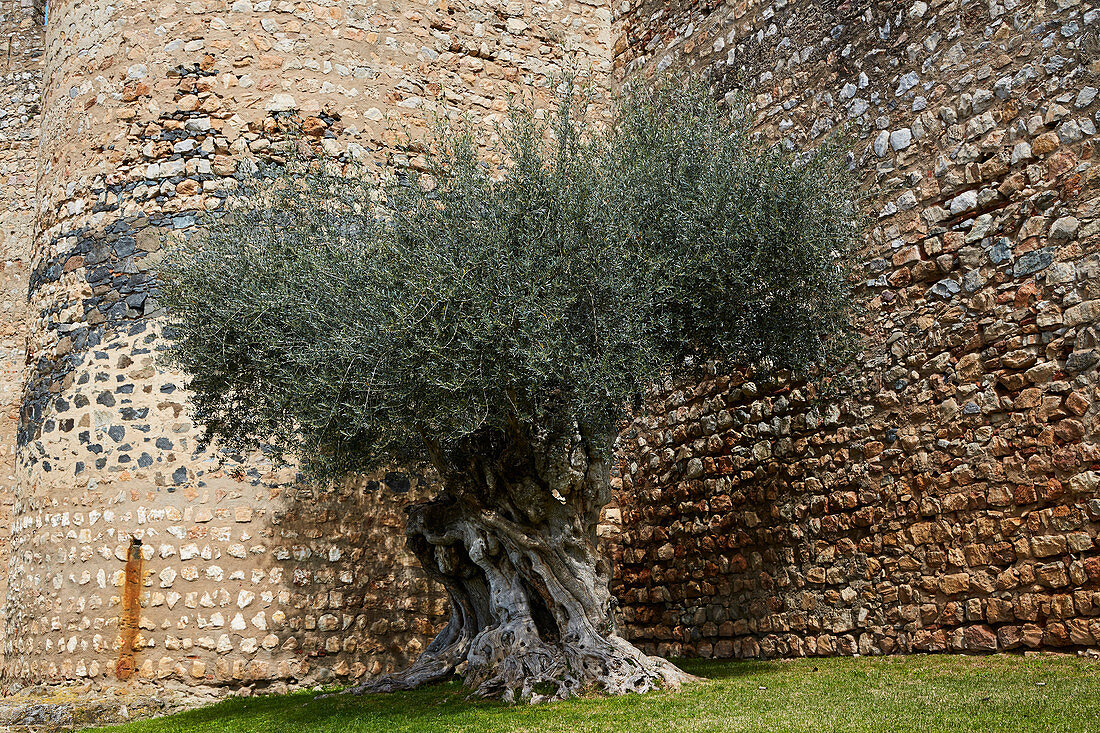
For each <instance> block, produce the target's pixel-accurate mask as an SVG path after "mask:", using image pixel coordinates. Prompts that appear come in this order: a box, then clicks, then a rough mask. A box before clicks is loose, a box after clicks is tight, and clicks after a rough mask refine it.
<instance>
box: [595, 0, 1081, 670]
mask: <svg viewBox="0 0 1100 733" xmlns="http://www.w3.org/2000/svg"><path fill="white" fill-rule="evenodd" d="M624 26H625V27H624V30H623V35H622V36H621V38H620V40H619V43H618V44H617V47H616V48H617V51H618V53H617V55H616V68H617V70H618V73H619V75H620V76H622V75H627V74H647V73H650V72H652V71H654V70H659V69H663V68H666V67H669V66H673V67H678V68H686V69H691V70H693V72H695V73H706V74H708V75H710V77H711V78H712V79H714V80H715V81H716V82H717V83H719V84H720V85H721V86H722V88H723V89H734V88H740V89H744V91H745V93H746V94H748V95H749V99H750V100H751V101H752V103H753V105H754V107H755V110H756V112H757V114H758V120H759V129H760V130H761V131H762V132H763V133H764V134H766V135H767V136H768V137H769V138H770V139H773V140H776V141H781V142H782V143H783V144H787V145H790V146H793V147H795V148H804V147H808V146H811V145H814V144H817V143H820V142H821V141H822V140H823V139H824V137H825V136H826V135H827V134H828V133H829V132H830V131H834V130H837V129H841V128H843V129H845V130H846V131H847V134H848V135H849V136H850V138H851V139H852V140H853V141H854V151H855V160H854V165H856V166H858V168H859V170H860V171H861V172H862V175H863V176H864V178H865V181H866V183H867V185H868V187H869V188H870V187H874V189H875V191H876V193H875V197H874V199H873V203H874V207H873V209H874V215H875V217H876V220H875V222H874V223H873V225H872V229H871V232H870V236H869V238H868V241H867V247H866V249H865V251H864V252H863V254H862V260H863V264H862V266H861V267H860V268H859V270H858V275H859V278H860V281H861V282H860V285H859V288H858V290H859V292H860V294H861V295H862V298H863V303H864V304H865V305H864V306H863V307H864V308H865V309H866V311H865V312H864V313H863V314H861V316H860V321H861V325H862V329H863V332H864V334H865V336H866V352H865V354H864V355H863V356H862V357H861V359H860V360H859V362H858V366H857V369H855V370H854V371H853V372H852V373H851V374H850V375H849V380H848V381H847V382H841V383H839V384H834V385H832V387H830V388H829V389H828V390H826V391H831V392H833V394H821V393H820V390H815V389H811V388H807V387H806V386H805V385H802V384H799V383H792V382H791V381H790V379H789V378H787V377H785V376H784V375H767V374H763V373H752V372H744V371H735V372H734V373H732V374H729V375H724V376H721V377H718V378H715V379H713V380H709V381H706V382H704V383H703V384H700V385H697V386H686V387H683V388H679V389H668V390H666V391H665V392H663V393H662V395H661V396H660V397H659V398H658V399H657V400H656V410H655V414H656V415H658V417H650V418H646V419H642V420H640V421H639V422H638V423H637V424H636V425H635V426H634V428H635V429H634V430H633V431H632V432H631V433H629V434H628V436H627V440H626V441H625V443H626V448H625V450H624V453H625V455H624V459H623V464H624V481H625V485H626V488H625V490H624V491H623V493H622V495H621V496H620V501H621V503H622V505H623V525H624V531H623V536H622V543H623V547H622V550H621V552H622V555H621V560H620V579H619V584H618V587H617V589H616V591H617V595H618V596H619V599H620V602H621V603H622V604H623V617H624V619H625V624H626V629H627V632H628V636H629V637H631V638H632V639H633V640H634V641H636V642H637V643H640V644H641V645H642V646H643V648H647V649H650V650H656V651H658V652H660V653H662V654H676V655H679V654H686V655H703V656H711V655H713V656H717V657H730V656H737V657H754V656H757V655H763V656H768V657H771V656H802V655H813V654H821V655H827V654H855V653H859V654H884V653H898V652H916V651H967V652H990V651H1000V650H1021V649H1037V648H1043V649H1051V650H1074V649H1076V650H1088V649H1091V650H1093V651H1095V650H1096V649H1097V647H1098V646H1100V550H1098V547H1097V534H1098V530H1100V472H1098V469H1100V419H1098V412H1100V407H1098V403H1100V382H1098V378H1097V374H1098V372H1097V362H1098V359H1100V350H1098V340H1100V328H1098V324H1100V216H1098V215H1100V166H1098V165H1097V164H1096V155H1097V153H1096V142H1097V137H1096V126H1097V124H1098V123H1100V99H1098V98H1097V87H1100V53H1098V49H1100V42H1098V40H1100V39H1098V33H1100V8H1097V7H1096V6H1090V4H1089V3H1087V2H1085V3H1083V2H1076V1H1075V0H1056V1H1055V2H1045V3H1044V2H1022V1H1020V2H1013V1H1012V0H1008V1H1007V2H1001V3H997V2H994V3H988V4H987V3H985V2H981V3H977V2H957V1H954V0H952V1H942V0H941V1H940V2H927V3H926V2H903V3H901V2H883V3H858V2H852V3H843V4H841V5H839V6H836V5H835V4H832V3H818V2H787V1H785V0H780V1H778V2H774V3H753V2H738V3H716V2H710V3H658V2H644V3H642V4H640V5H637V6H636V7H635V8H634V9H633V10H632V11H631V13H630V15H629V16H628V17H627V18H625V19H624Z"/></svg>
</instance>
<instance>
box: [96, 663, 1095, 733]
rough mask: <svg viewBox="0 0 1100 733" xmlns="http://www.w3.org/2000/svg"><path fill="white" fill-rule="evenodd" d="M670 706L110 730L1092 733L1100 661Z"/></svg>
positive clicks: (227, 707) (747, 687) (436, 699)
mask: <svg viewBox="0 0 1100 733" xmlns="http://www.w3.org/2000/svg"><path fill="white" fill-rule="evenodd" d="M682 664H683V666H684V668H685V669H687V670H688V671H690V672H692V673H694V674H696V675H699V676H700V677H704V678H706V679H705V681H703V682H701V683H698V684H694V685H691V686H690V687H688V688H685V689H684V690H683V691H681V692H679V693H673V692H667V693H665V692H662V693H654V694H649V695H629V696H626V697H619V698H601V699H585V700H569V701H566V702H561V703H551V704H547V705H538V706H514V707H509V706H506V705H502V704H500V703H494V702H485V701H471V700H467V699H466V694H465V692H464V690H463V688H462V687H461V685H460V684H459V683H458V682H451V683H448V684H444V685H438V686H436V687H431V688H428V689H424V690H417V691H415V692H409V693H399V694H394V695H365V696H361V697H352V696H340V697H336V698H329V699H324V700H317V699H315V696H314V694H313V693H295V694H292V695H284V696H272V697H252V698H236V699H233V700H227V701H225V702H222V703H218V704H216V705H212V706H210V707H206V708H202V709H199V710H192V711H189V712H185V713H180V714H178V715H175V716H172V717H169V718H161V719H158V720H148V721H143V722H137V723H131V724H128V725H125V726H119V727H115V728H110V729H103V730H112V731H116V732H121V731H125V732H126V733H145V732H148V733H153V732H154V731H155V732H156V733H206V732H207V731H210V732H212V731H219V732H221V731H226V732H230V731H232V732H234V733H237V732H240V733H246V732H248V733H251V732H252V731H255V732H256V733H278V732H280V731H288V732H289V731H294V732H295V733H345V732H346V733H374V732H375V731H377V732H378V733H412V732H413V731H416V732H417V733H424V732H431V733H436V732H440V733H451V732H455V733H457V732H458V731H464V732H468V733H475V732H476V733H482V732H483V731H493V732H499V731H517V732H518V731H524V732H527V731H532V732H533V731H562V732H563V733H585V732H588V731H592V732H593V733H595V732H596V731H599V732H600V733H618V732H619V731H622V732H623V733H627V732H629V733H635V732H637V733H676V732H679V731H691V732H692V733H696V732H700V733H701V732H702V731H814V732H815V733H817V732H819V731H876V732H878V731H1073V732H1075V733H1081V732H1086V731H1100V661H1094V660H1086V659H1078V658H1074V657H1063V656H1050V657H1046V656H1044V657H1026V658H1025V657H1020V656H988V657H965V656H946V655H941V656H918V657H888V658H855V659H853V658H836V659H800V660H794V661H775V662H755V661H753V662H712V661H698V660H686V661H683V663H682Z"/></svg>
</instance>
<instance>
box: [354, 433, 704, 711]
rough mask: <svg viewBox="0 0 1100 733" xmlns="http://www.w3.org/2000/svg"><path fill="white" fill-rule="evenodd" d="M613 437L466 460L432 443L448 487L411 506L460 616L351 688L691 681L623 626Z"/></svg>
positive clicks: (568, 437) (422, 542)
mask: <svg viewBox="0 0 1100 733" xmlns="http://www.w3.org/2000/svg"><path fill="white" fill-rule="evenodd" d="M603 441H604V442H603V444H602V445H601V444H597V445H593V443H592V440H591V438H589V437H586V436H584V435H582V434H581V431H579V430H577V429H576V426H573V428H572V429H570V430H566V431H563V432H562V433H561V434H557V435H553V434H548V433H546V432H543V433H540V434H536V435H534V436H529V435H524V436H523V437H522V438H521V437H517V436H511V437H510V439H509V440H507V442H506V443H505V444H504V445H500V442H499V441H497V444H496V445H492V444H491V442H490V444H488V445H487V444H486V443H482V444H479V445H477V446H472V447H471V449H470V450H469V451H464V452H463V456H464V458H462V459H461V460H459V461H456V460H455V458H454V456H453V455H452V456H450V457H449V458H450V460H447V461H445V460H444V458H443V456H442V455H440V454H439V452H438V451H434V452H433V462H434V463H435V464H436V467H437V469H438V470H439V471H440V473H441V477H442V481H443V488H444V491H443V493H441V494H440V495H439V496H438V497H436V498H435V499H433V500H431V501H427V502H423V503H419V504H414V505H412V506H410V507H408V508H407V509H406V512H407V514H408V521H407V525H406V534H407V536H408V545H409V548H410V549H411V550H412V551H413V552H414V553H415V554H416V556H417V558H418V559H419V560H420V563H421V565H422V566H423V567H424V570H425V571H426V572H427V573H428V575H430V576H431V577H433V578H434V579H436V580H438V581H439V582H440V583H442V584H443V586H444V587H445V588H446V590H447V594H448V596H449V597H450V602H451V619H450V622H449V623H448V624H447V626H446V627H445V628H444V629H443V631H442V632H441V633H440V634H439V635H438V636H437V637H436V638H435V640H434V641H433V642H432V643H431V644H430V645H429V646H428V648H427V649H426V650H425V651H424V653H423V654H422V655H421V656H420V658H419V659H418V660H417V661H416V662H415V663H413V664H412V666H410V667H409V668H408V669H406V670H404V671H403V672H400V673H397V674H394V675H389V676H386V677H382V678H379V679H377V680H373V681H371V682H368V683H367V684H365V685H362V686H360V687H357V688H354V689H353V690H352V691H354V692H379V691H381V692H388V691H394V690H407V689H412V688H414V687H418V686H420V685H422V684H425V683H430V682H434V681H438V680H442V679H446V678H448V677H450V675H451V674H452V673H454V672H455V671H456V670H458V671H460V672H462V673H463V674H464V676H465V679H466V683H467V685H468V686H469V687H471V688H473V690H474V693H475V694H476V695H479V696H483V697H499V698H502V699H504V700H506V701H508V702H512V701H518V700H526V701H530V702H539V701H542V700H548V699H562V698H566V697H571V696H573V695H576V694H581V693H585V692H602V693H606V694H623V693H626V692H646V691H649V690H653V689H656V688H660V687H672V688H677V687H679V686H680V684H681V683H683V682H685V681H688V680H690V679H692V677H691V676H690V675H687V674H686V673H684V672H682V671H681V670H680V669H678V668H677V667H675V666H674V665H672V664H670V663H669V662H667V661H665V660H664V659H661V658H659V657H651V656H648V655H646V654H643V653H642V652H641V651H639V650H638V649H637V648H635V647H634V646H633V645H632V644H630V643H629V642H628V641H626V640H625V639H623V638H622V637H620V636H618V635H617V634H616V632H615V621H614V616H613V614H612V609H611V595H610V592H609V590H608V581H609V579H610V578H609V574H610V573H609V568H608V564H607V563H606V561H605V560H604V559H603V558H602V557H601V556H600V555H599V553H598V552H597V549H596V525H597V522H598V521H599V516H600V510H601V509H602V508H603V506H604V505H605V504H607V502H608V501H609V499H610V495H611V489H610V482H609V464H608V460H609V453H610V451H609V450H608V449H609V448H610V437H605V438H603ZM601 448H602V449H603V450H600V449H601ZM459 463H460V464H461V465H457V464H459ZM463 665H464V667H463Z"/></svg>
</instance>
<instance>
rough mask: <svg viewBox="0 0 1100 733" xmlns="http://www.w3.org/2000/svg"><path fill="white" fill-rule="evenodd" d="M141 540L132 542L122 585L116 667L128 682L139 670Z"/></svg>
mask: <svg viewBox="0 0 1100 733" xmlns="http://www.w3.org/2000/svg"><path fill="white" fill-rule="evenodd" d="M141 570H142V558H141V540H139V539H131V540H130V551H129V552H128V553H127V556H126V579H125V580H124V581H123V585H122V613H121V615H120V616H119V619H118V634H119V646H118V664H117V665H115V677H117V678H118V679H120V680H127V679H129V678H130V675H132V674H133V673H134V670H135V669H137V661H136V660H135V657H136V656H137V649H135V648H134V641H135V640H136V639H137V635H138V623H139V622H140V621H141V575H142V573H141Z"/></svg>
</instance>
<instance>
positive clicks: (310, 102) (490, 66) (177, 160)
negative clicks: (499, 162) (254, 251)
mask: <svg viewBox="0 0 1100 733" xmlns="http://www.w3.org/2000/svg"><path fill="white" fill-rule="evenodd" d="M46 49H47V53H46V69H47V72H46V73H47V76H46V80H45V84H44V102H43V105H42V109H43V113H42V146H41V149H40V150H39V153H38V190H39V198H38V201H37V212H36V213H37V221H36V231H37V232H38V236H37V240H36V242H35V248H34V261H33V268H32V274H31V279H30V286H29V290H30V307H31V313H32V322H31V324H30V325H31V328H30V333H31V338H30V346H29V355H28V362H27V370H26V374H25V391H24V394H23V399H22V405H21V415H20V423H19V456H20V471H21V472H20V476H19V481H18V486H17V499H16V506H15V519H14V534H13V559H12V563H11V566H10V576H9V577H10V579H11V586H10V590H9V599H8V605H7V608H8V613H7V618H6V623H7V628H8V629H9V636H8V639H7V641H6V642H5V644H6V662H5V667H4V676H5V678H6V679H8V680H20V679H22V680H36V681H37V680H63V679H89V680H93V681H97V682H105V683H106V682H111V683H113V682H115V681H117V680H126V679H138V680H156V681H158V682H159V683H162V684H174V683H187V684H216V685H221V684H242V683H243V684H252V683H258V684H263V683H267V682H270V681H272V680H288V681H291V682H301V683H312V682H315V681H319V680H320V681H324V680H329V679H335V680H347V679H349V678H352V677H359V676H361V675H363V674H374V673H377V672H380V671H383V670H386V669H391V668H392V667H394V666H395V665H402V664H404V663H405V662H406V661H408V660H409V659H410V658H412V657H414V656H415V655H416V654H417V653H418V652H419V651H420V649H421V648H422V647H423V644H424V643H425V641H426V640H427V639H429V638H430V636H431V635H432V633H433V632H434V631H435V629H436V628H438V627H439V625H440V623H441V622H442V621H443V620H444V616H443V614H444V611H445V609H444V607H443V603H442V599H441V597H440V594H439V593H438V592H437V591H436V590H435V589H431V588H429V587H428V584H427V581H426V579H425V578H424V576H423V575H422V573H421V572H420V571H419V568H417V567H415V565H414V563H413V562H412V561H411V559H410V558H409V556H408V555H406V553H405V552H404V549H403V540H404V538H403V533H402V531H401V526H402V522H401V520H402V517H401V512H400V507H401V506H402V505H403V504H405V503H407V502H408V501H409V500H411V499H413V498H415V497H416V496H418V495H421V494H422V493H423V492H424V491H425V488H424V485H423V484H424V480H423V477H419V476H415V475H410V474H407V473H399V472H394V473H389V474H385V475H383V476H380V477H378V478H379V480H378V481H363V482H359V483H355V484H349V485H347V486H343V487H339V488H335V489H331V490H321V489H318V488H315V487H308V486H303V485H300V484H296V483H295V482H294V476H293V472H291V471H287V470H274V469H273V468H272V467H271V466H269V465H265V464H264V463H263V462H262V461H258V460H249V459H247V457H226V456H219V455H216V454H213V453H200V452H197V446H196V438H197V431H196V428H195V426H194V425H193V424H192V423H191V421H190V419H189V414H188V408H187V395H186V393H185V390H184V383H185V380H184V379H183V378H182V377H181V375H178V374H173V373H169V372H165V371H164V370H162V369H161V368H160V367H159V366H158V365H157V362H156V356H157V352H158V350H159V345H160V341H159V333H160V323H161V318H160V316H162V315H163V312H162V310H161V308H160V306H159V305H158V303H157V301H156V281H155V272H156V263H157V259H158V257H159V256H160V253H161V251H162V248H163V247H164V245H165V241H166V240H171V239H173V238H180V237H187V236H190V234H191V233H193V232H194V230H195V227H196V223H197V213H198V212H201V211H202V210H204V209H205V210H209V209H216V208H218V207H219V206H221V205H222V203H223V201H224V199H225V196H226V194H227V191H228V190H229V189H230V188H231V187H232V186H233V185H234V184H235V181H236V178H235V176H238V175H240V174H242V173H243V172H244V171H245V170H246V169H247V168H248V167H249V165H250V164H249V163H248V162H247V161H248V160H249V159H251V158H257V157H259V158H264V157H266V158H276V159H277V158H278V157H279V156H281V155H284V154H285V148H284V147H283V146H282V141H283V140H284V139H285V132H286V130H287V129H288V128H290V127H292V126H300V127H301V129H302V131H303V134H304V135H305V136H306V138H307V139H309V140H312V141H313V144H314V146H315V147H316V148H318V149H319V150H320V151H321V152H323V153H324V154H325V155H328V156H330V157H331V158H332V159H334V160H338V161H343V162H350V161H363V162H371V161H373V162H377V163H379V164H398V165H400V164H406V163H411V164H413V165H415V164H416V155H417V152H416V150H415V146H413V149H407V148H404V147H402V146H401V145H400V144H399V143H400V142H401V139H400V138H399V137H398V135H399V134H400V126H402V125H403V126H405V127H406V128H408V129H409V130H410V131H411V133H412V135H413V136H414V138H415V137H416V136H417V135H419V134H420V133H421V132H423V130H424V129H425V124H426V121H427V120H429V119H430V114H431V113H433V112H438V113H440V114H443V115H445V116H451V117H455V116H458V115H466V116H470V117H472V118H473V120H474V122H476V123H478V124H485V125H487V126H488V125H490V124H491V123H492V122H493V121H494V120H497V119H499V117H500V113H501V112H502V111H503V110H504V109H505V108H506V95H507V93H509V92H512V91H518V90H520V89H521V88H523V87H531V88H537V89H541V91H539V92H538V95H539V97H540V98H542V99H545V98H547V92H546V74H547V73H549V72H554V71H558V72H560V71H561V70H562V69H563V68H564V66H565V65H566V64H571V65H573V66H575V67H578V68H580V69H583V70H588V71H590V72H592V73H596V74H605V73H608V72H609V71H610V13H609V11H608V9H607V8H606V7H604V6H603V4H601V3H598V2H594V0H593V1H591V2H589V0H586V1H585V2H574V1H572V0H568V1H566V0H552V1H551V2H484V1H482V0H479V1H478V2H471V1H469V0H414V1H411V2H389V1H386V2H371V1H368V0H313V1H311V2H304V1H303V2H298V1H290V0H260V1H258V2H252V1H251V0H233V1H232V2H227V1H225V0H193V1H191V2H175V1H173V0H161V1H157V2H146V1H141V0H123V1H121V2H118V1H112V2H107V0H80V1H79V2H78V1H77V0H55V1H54V2H53V3H52V6H51V8H50V20H49V24H48V27H47V29H46Z"/></svg>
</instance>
